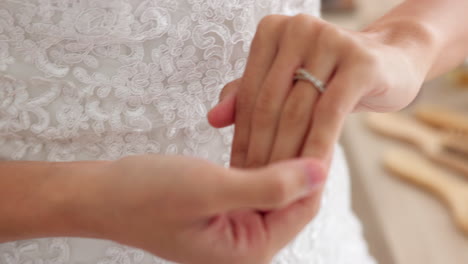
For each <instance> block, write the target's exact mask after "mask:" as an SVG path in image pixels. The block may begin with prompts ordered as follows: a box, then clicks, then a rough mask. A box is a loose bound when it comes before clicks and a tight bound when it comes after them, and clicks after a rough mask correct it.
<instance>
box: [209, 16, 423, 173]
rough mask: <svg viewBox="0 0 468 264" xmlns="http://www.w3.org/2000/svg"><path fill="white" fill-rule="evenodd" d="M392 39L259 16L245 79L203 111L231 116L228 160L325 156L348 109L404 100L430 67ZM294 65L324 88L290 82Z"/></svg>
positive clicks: (218, 120) (258, 162)
mask: <svg viewBox="0 0 468 264" xmlns="http://www.w3.org/2000/svg"><path fill="white" fill-rule="evenodd" d="M405 26H406V27H407V25H405ZM396 32H398V31H397V30H396ZM414 35H417V31H416V30H414ZM398 37H399V35H398V34H397V33H395V32H394V34H393V35H392V34H387V35H385V34H381V33H377V32H374V33H371V32H367V33H364V32H353V31H347V30H344V29H340V28H338V27H337V26H335V25H332V24H329V23H327V22H325V21H323V20H320V19H317V18H314V17H312V16H307V15H298V16H294V17H288V16H280V15H272V16H267V17H266V18H264V19H263V20H262V21H261V22H260V24H259V26H258V30H257V33H256V35H255V38H254V40H253V43H252V47H251V52H250V55H249V59H248V63H247V67H246V70H245V73H244V75H243V77H242V78H241V79H239V80H237V81H235V82H233V83H231V84H229V85H227V86H226V87H225V89H224V91H223V93H222V96H221V97H223V100H222V102H221V103H220V104H219V105H218V106H217V107H215V108H214V109H213V110H212V111H211V112H210V113H209V120H210V123H211V124H212V125H213V126H215V127H223V126H227V125H230V124H232V123H234V121H235V137H234V143H233V149H232V158H231V165H233V166H235V167H258V166H262V165H265V164H268V163H270V162H274V161H278V160H283V159H287V158H291V157H297V156H311V157H315V158H318V159H320V160H323V161H325V162H329V160H330V157H331V154H332V150H333V146H334V144H335V142H336V141H337V139H338V137H339V134H340V131H341V128H342V125H343V122H344V119H345V117H346V116H347V115H348V114H349V113H351V112H353V111H361V110H365V111H393V110H398V109H400V108H403V107H405V106H406V105H407V104H409V102H411V101H412V100H413V99H414V97H415V96H416V94H417V92H418V91H419V89H420V86H421V84H422V82H423V80H424V77H425V73H426V72H427V70H428V67H429V66H428V65H426V64H425V63H418V65H415V62H414V61H415V60H412V57H411V56H413V55H414V54H413V55H412V54H410V53H409V51H411V50H414V47H417V46H415V45H414V43H411V41H406V43H404V45H406V46H405V47H409V48H401V47H400V48H397V47H396V45H391V43H392V41H393V40H395V39H396V38H398ZM385 43H390V44H385ZM404 45H403V46H404ZM298 68H305V69H306V70H307V71H308V72H309V73H311V74H312V75H313V76H315V77H316V78H318V79H319V80H321V81H322V82H323V83H325V84H326V89H325V92H323V93H320V92H318V90H317V89H316V87H314V86H313V85H312V84H311V83H309V82H307V81H303V80H300V81H296V82H293V76H294V75H295V72H296V70H297V69H298ZM234 119H235V120H234Z"/></svg>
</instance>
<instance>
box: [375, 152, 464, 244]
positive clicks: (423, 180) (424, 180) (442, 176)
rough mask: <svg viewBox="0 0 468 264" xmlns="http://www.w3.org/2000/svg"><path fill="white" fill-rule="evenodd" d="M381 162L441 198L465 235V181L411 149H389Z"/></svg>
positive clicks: (403, 177) (396, 173)
mask: <svg viewBox="0 0 468 264" xmlns="http://www.w3.org/2000/svg"><path fill="white" fill-rule="evenodd" d="M384 164H385V166H386V167H387V168H388V169H389V170H390V171H392V172H393V173H395V175H397V176H399V177H400V178H402V179H404V180H406V181H409V182H412V183H414V184H416V185H418V186H421V187H424V188H426V189H427V190H429V191H430V192H431V193H433V194H436V195H437V196H438V197H439V198H441V199H442V200H443V201H444V202H445V203H446V205H447V206H448V207H449V208H450V210H451V212H452V217H453V219H454V221H455V223H456V224H457V226H458V227H459V228H460V229H461V230H462V231H463V232H464V233H465V234H466V235H468V182H467V181H464V180H463V179H461V178H458V177H456V176H455V175H452V174H449V173H447V172H446V171H444V170H442V169H440V168H438V167H436V166H435V165H433V164H431V163H430V162H429V161H428V160H426V159H424V158H423V157H422V156H421V155H419V154H417V153H415V152H414V151H409V150H404V149H397V150H391V151H390V152H388V153H387V154H386V155H385V157H384Z"/></svg>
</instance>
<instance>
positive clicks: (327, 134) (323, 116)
mask: <svg viewBox="0 0 468 264" xmlns="http://www.w3.org/2000/svg"><path fill="white" fill-rule="evenodd" d="M352 69H353V68H352V66H350V65H342V67H340V68H339V69H338V70H337V72H336V74H335V76H336V77H335V78H334V79H332V80H331V82H330V84H329V85H328V86H327V89H326V90H325V92H324V93H323V94H322V96H321V98H320V100H319V101H318V104H317V106H316V109H315V111H314V116H313V120H314V121H313V124H312V127H311V132H310V133H309V135H308V137H307V139H306V141H305V144H304V148H303V150H302V153H301V156H304V157H314V158H317V159H319V160H324V161H325V160H326V161H330V158H331V155H332V153H333V147H334V145H335V142H337V140H338V137H339V135H340V132H341V129H342V127H343V123H344V121H345V118H346V116H347V115H348V114H349V113H351V112H352V110H353V109H354V107H355V105H356V104H357V103H358V101H359V99H360V98H361V97H362V94H363V92H364V88H363V87H358V86H357V85H362V84H363V83H366V82H365V74H366V73H365V72H359V71H354V70H352Z"/></svg>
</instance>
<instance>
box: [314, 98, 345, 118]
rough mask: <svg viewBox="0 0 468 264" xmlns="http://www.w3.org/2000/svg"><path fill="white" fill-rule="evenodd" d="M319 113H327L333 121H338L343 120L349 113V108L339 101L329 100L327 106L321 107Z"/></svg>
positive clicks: (318, 109) (318, 108)
mask: <svg viewBox="0 0 468 264" xmlns="http://www.w3.org/2000/svg"><path fill="white" fill-rule="evenodd" d="M317 112H318V113H327V114H328V116H330V118H331V119H332V120H337V119H341V118H343V117H344V116H345V115H346V114H347V113H348V106H347V105H346V104H343V103H340V101H338V100H332V101H330V100H329V101H328V102H327V104H322V105H319V106H318V107H317Z"/></svg>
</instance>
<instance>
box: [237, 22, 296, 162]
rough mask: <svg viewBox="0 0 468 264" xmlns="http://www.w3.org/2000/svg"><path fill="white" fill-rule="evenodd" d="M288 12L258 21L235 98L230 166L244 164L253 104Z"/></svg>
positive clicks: (273, 54) (272, 58)
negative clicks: (234, 125) (284, 14)
mask: <svg viewBox="0 0 468 264" xmlns="http://www.w3.org/2000/svg"><path fill="white" fill-rule="evenodd" d="M286 19H287V17H286V16H279V15H275V16H267V17H265V18H264V19H263V20H262V21H261V22H260V24H259V26H258V29H257V33H256V35H255V38H254V40H253V42H252V46H251V50H250V56H249V60H248V62H247V67H246V70H245V73H244V76H243V77H242V84H241V87H240V89H239V93H238V97H237V100H236V116H235V123H236V127H235V131H234V141H233V145H232V153H231V166H233V167H242V166H243V165H244V162H245V159H246V155H247V149H248V144H249V136H250V135H249V134H250V129H251V127H250V124H251V116H252V112H253V107H254V105H255V101H256V98H257V93H258V90H259V87H261V85H262V83H263V81H264V79H265V77H266V75H267V73H268V70H269V69H270V67H271V65H272V64H273V61H274V58H275V56H276V53H277V50H278V40H279V37H280V36H281V33H282V32H283V27H284V21H285V20H286Z"/></svg>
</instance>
